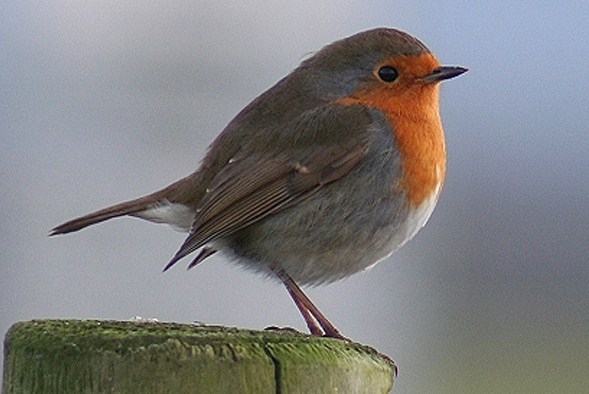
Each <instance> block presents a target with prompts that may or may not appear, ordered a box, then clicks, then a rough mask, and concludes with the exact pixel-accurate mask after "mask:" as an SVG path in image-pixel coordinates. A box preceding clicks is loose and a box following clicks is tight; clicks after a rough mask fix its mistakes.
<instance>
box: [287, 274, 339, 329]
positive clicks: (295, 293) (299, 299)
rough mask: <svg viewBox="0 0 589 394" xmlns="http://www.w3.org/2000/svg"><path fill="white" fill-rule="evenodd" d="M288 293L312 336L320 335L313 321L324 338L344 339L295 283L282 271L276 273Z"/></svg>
mask: <svg viewBox="0 0 589 394" xmlns="http://www.w3.org/2000/svg"><path fill="white" fill-rule="evenodd" d="M276 274H277V275H278V277H279V278H280V280H282V283H284V286H285V287H286V290H288V293H289V294H290V296H291V297H292V299H293V301H294V303H295V304H296V306H297V307H298V308H299V311H301V314H302V315H303V318H304V319H305V321H306V322H307V326H308V327H309V330H310V331H311V334H313V335H321V330H320V329H319V327H317V324H316V323H315V321H316V322H317V323H318V324H319V325H320V326H321V328H322V329H323V332H324V333H325V336H327V337H332V338H340V339H346V338H345V337H344V336H343V335H342V334H340V332H339V331H338V330H337V328H335V326H334V325H333V324H331V322H330V321H329V320H327V318H326V317H325V316H324V315H323V313H321V311H319V309H318V308H317V307H316V306H315V304H313V302H312V301H311V300H310V299H309V297H307V295H306V294H305V293H304V292H303V290H302V289H301V288H300V287H299V285H297V283H296V282H295V281H294V280H293V279H292V278H291V277H290V276H289V275H288V274H287V273H286V272H284V271H279V272H277V273H276Z"/></svg>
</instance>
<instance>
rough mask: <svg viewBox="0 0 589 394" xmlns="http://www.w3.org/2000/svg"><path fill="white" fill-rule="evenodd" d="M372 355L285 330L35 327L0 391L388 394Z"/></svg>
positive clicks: (11, 351) (86, 324)
mask: <svg viewBox="0 0 589 394" xmlns="http://www.w3.org/2000/svg"><path fill="white" fill-rule="evenodd" d="M395 371H396V366H395V364H394V363H393V362H392V361H391V360H390V359H388V358H387V357H386V356H383V355H380V354H379V353H377V352H376V351H375V350H374V349H372V348H369V347H367V346H363V345H359V344H356V343H352V342H347V341H342V340H337V339H330V338H320V337H313V336H309V335H305V334H301V333H298V332H294V331H290V330H276V331H273V330H268V331H250V330H238V329H234V328H226V327H213V326H199V325H191V324H177V323H147V322H125V321H98V320H37V321H35V320H34V321H29V322H20V323H16V324H14V325H13V326H12V327H11V328H10V330H9V331H8V332H7V334H6V338H5V342H4V384H3V393H5V394H14V393H60V394H62V393H105V392H108V393H110V392H116V393H256V394H258V393H281V394H286V393H371V394H372V393H388V392H389V391H390V389H391V388H392V385H393V380H394V377H395Z"/></svg>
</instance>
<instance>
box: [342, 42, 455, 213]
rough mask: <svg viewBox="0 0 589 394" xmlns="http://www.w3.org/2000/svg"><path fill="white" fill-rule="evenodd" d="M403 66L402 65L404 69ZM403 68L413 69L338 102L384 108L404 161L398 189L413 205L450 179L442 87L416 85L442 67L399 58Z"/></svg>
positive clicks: (425, 58)
mask: <svg viewBox="0 0 589 394" xmlns="http://www.w3.org/2000/svg"><path fill="white" fill-rule="evenodd" d="M400 63H402V64H401V65H400ZM395 64H396V65H397V67H399V68H403V69H406V70H411V71H412V73H414V75H408V76H406V77H405V78H404V79H400V80H399V81H397V82H396V83H395V84H391V85H387V84H383V83H378V84H373V85H372V86H365V87H364V89H361V90H359V91H358V92H356V93H355V94H353V95H352V96H350V97H348V98H346V99H343V100H340V103H341V104H343V105H350V104H363V105H368V106H371V107H374V108H378V109H380V110H381V111H382V112H383V113H384V114H385V116H386V118H387V119H388V121H389V123H390V124H391V126H392V130H393V134H394V138H395V140H396V141H397V146H398V147H399V150H400V153H401V159H402V163H403V178H402V179H401V180H400V181H399V182H398V184H397V185H394V186H395V187H397V188H401V189H403V190H404V191H405V192H406V193H407V195H408V198H409V203H410V204H411V206H413V207H418V206H420V205H421V203H423V202H424V201H426V200H427V199H428V198H431V196H432V193H435V192H437V193H439V191H440V189H441V187H442V184H443V182H444V178H445V175H446V147H445V143H444V130H443V129H442V122H441V119H440V114H439V105H438V98H439V86H438V85H437V84H425V83H422V82H418V81H416V79H418V77H419V76H425V75H428V74H429V73H430V72H431V70H433V69H434V68H435V67H437V66H438V65H439V63H438V61H437V60H436V59H435V57H434V56H433V55H431V54H424V55H421V56H414V57H405V58H402V59H401V60H400V59H398V58H397V59H395Z"/></svg>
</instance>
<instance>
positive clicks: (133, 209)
mask: <svg viewBox="0 0 589 394" xmlns="http://www.w3.org/2000/svg"><path fill="white" fill-rule="evenodd" d="M152 203H153V201H152V200H151V199H148V198H145V197H142V198H138V199H135V200H131V201H125V202H122V203H120V204H116V205H113V206H110V207H107V208H104V209H101V210H99V211H96V212H92V213H90V214H88V215H84V216H81V217H79V218H76V219H72V220H70V221H68V222H65V223H63V224H60V225H59V226H57V227H55V228H54V229H53V230H51V233H50V234H49V235H50V236H52V235H58V234H66V233H71V232H73V231H78V230H81V229H83V228H84V227H88V226H90V225H92V224H96V223H100V222H103V221H105V220H108V219H112V218H116V217H119V216H125V215H132V214H135V213H137V212H141V211H144V210H146V209H148V208H149V206H150V205H151V204H152Z"/></svg>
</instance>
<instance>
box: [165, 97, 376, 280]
mask: <svg viewBox="0 0 589 394" xmlns="http://www.w3.org/2000/svg"><path fill="white" fill-rule="evenodd" d="M340 108H342V107H337V108H331V110H330V111H325V113H323V114H322V115H323V116H321V117H319V118H318V117H317V114H314V116H313V118H312V119H310V121H312V124H309V123H308V121H302V122H299V123H297V125H296V127H295V129H294V131H293V132H290V133H288V132H286V133H285V134H284V135H283V138H284V139H286V141H285V140H277V141H274V142H276V143H277V146H289V145H290V146H289V148H288V150H289V152H288V155H286V154H285V153H283V152H279V153H278V154H276V153H274V155H270V154H268V150H262V151H257V152H254V153H251V154H249V155H247V152H246V151H247V149H244V150H243V151H242V152H240V154H238V155H237V156H236V157H235V158H234V159H232V160H230V162H229V163H227V165H226V166H225V167H224V168H223V170H222V171H221V172H220V173H219V174H218V175H217V176H216V177H215V178H214V179H213V181H212V182H211V184H210V185H209V188H208V190H207V194H206V195H205V197H204V198H203V199H202V200H201V202H200V204H199V206H198V207H197V215H196V217H195V220H194V224H193V227H192V231H191V233H190V235H189V236H188V238H187V239H186V241H185V242H184V244H183V245H182V247H181V248H180V250H179V251H178V252H177V253H176V255H175V256H174V257H173V258H172V260H171V261H170V262H169V263H168V265H167V266H166V267H165V268H164V270H167V269H168V268H170V267H171V266H172V265H174V264H175V263H176V262H177V261H178V260H180V259H181V258H183V257H185V256H187V255H188V254H190V253H192V252H194V251H195V250H197V249H198V248H200V247H202V246H204V245H206V244H207V243H209V242H210V241H213V240H215V239H218V238H221V237H224V236H227V235H229V234H232V233H234V232H236V231H238V230H240V229H242V228H244V227H246V226H248V225H250V224H252V223H254V222H256V221H258V220H261V219H262V218H264V217H266V216H268V215H271V214H274V213H276V212H279V211H281V210H283V209H285V208H287V207H289V206H291V205H293V204H296V203H298V202H300V201H301V200H303V199H305V198H306V197H308V196H309V195H311V194H312V193H313V192H315V191H316V190H317V189H318V188H320V187H321V186H323V185H325V184H327V183H330V182H334V181H336V180H337V179H339V178H341V177H343V176H345V175H346V174H347V173H348V172H349V171H350V170H352V168H354V167H355V166H356V164H358V162H359V161H360V160H361V159H362V158H363V157H364V156H365V155H366V153H367V152H368V148H367V141H366V135H367V133H368V132H369V127H368V124H367V123H366V122H367V121H368V119H367V117H366V116H364V117H361V118H360V119H362V120H364V121H365V122H358V121H357V120H358V119H357V117H355V116H353V115H352V114H351V113H350V111H349V110H348V111H344V115H347V116H348V117H351V118H352V119H353V120H354V121H355V122H351V123H350V122H345V121H344V122H342V119H341V118H342V114H341V113H335V114H334V113H333V110H338V111H339V110H340ZM363 114H364V115H366V111H363ZM319 126H321V127H319ZM312 131H314V132H313V133H312ZM285 142H286V143H288V144H289V145H285ZM270 150H271V151H276V145H275V147H274V148H273V149H270ZM201 260H202V259H201ZM199 261H200V260H199ZM193 265H194V264H191V265H190V266H193Z"/></svg>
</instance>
